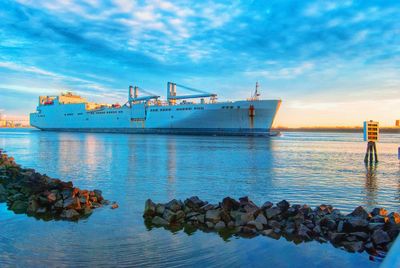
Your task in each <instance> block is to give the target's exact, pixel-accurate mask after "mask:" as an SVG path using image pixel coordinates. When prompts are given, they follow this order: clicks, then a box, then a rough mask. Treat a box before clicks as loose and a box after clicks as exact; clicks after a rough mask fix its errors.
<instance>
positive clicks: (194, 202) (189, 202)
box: [184, 196, 205, 211]
mask: <svg viewBox="0 0 400 268" xmlns="http://www.w3.org/2000/svg"><path fill="white" fill-rule="evenodd" d="M184 203H185V206H187V207H189V208H190V209H192V210H194V211H198V210H199V209H200V208H201V207H202V206H204V204H205V203H204V202H203V201H202V200H200V198H199V197H197V196H192V197H190V198H188V199H186V200H185V202H184Z"/></svg>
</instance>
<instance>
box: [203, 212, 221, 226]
mask: <svg viewBox="0 0 400 268" xmlns="http://www.w3.org/2000/svg"><path fill="white" fill-rule="evenodd" d="M220 220H221V217H220V211H219V210H217V209H215V210H208V211H207V212H206V221H209V222H212V223H217V222H219V221H220Z"/></svg>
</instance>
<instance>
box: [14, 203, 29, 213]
mask: <svg viewBox="0 0 400 268" xmlns="http://www.w3.org/2000/svg"><path fill="white" fill-rule="evenodd" d="M27 209H28V203H27V202H25V201H21V200H16V201H15V202H14V203H13V204H12V205H11V210H13V211H14V212H15V213H25V212H26V211H27Z"/></svg>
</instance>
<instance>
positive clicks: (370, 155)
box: [364, 120, 379, 165]
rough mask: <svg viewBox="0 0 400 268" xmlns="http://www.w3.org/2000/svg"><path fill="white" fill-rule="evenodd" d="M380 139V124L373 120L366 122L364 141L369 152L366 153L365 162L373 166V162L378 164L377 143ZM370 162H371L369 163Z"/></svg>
mask: <svg viewBox="0 0 400 268" xmlns="http://www.w3.org/2000/svg"><path fill="white" fill-rule="evenodd" d="M378 138H379V122H374V121H372V120H370V121H365V122H364V141H367V142H368V144H367V152H366V153H365V157H364V162H365V163H366V164H367V163H368V162H369V163H370V164H371V165H372V163H373V162H375V163H378V152H377V150H376V142H377V141H378ZM368 160H369V161H368Z"/></svg>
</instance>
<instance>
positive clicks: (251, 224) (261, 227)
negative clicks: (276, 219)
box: [247, 221, 264, 231]
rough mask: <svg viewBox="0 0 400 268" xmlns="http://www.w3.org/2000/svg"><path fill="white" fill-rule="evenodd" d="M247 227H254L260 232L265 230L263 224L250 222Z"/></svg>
mask: <svg viewBox="0 0 400 268" xmlns="http://www.w3.org/2000/svg"><path fill="white" fill-rule="evenodd" d="M247 225H249V226H253V227H254V228H256V229H257V230H258V231H261V230H262V229H264V226H263V225H262V223H260V222H256V221H249V222H248V223H247Z"/></svg>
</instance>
